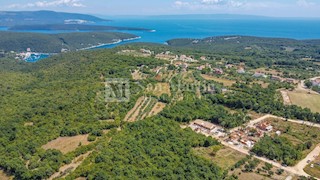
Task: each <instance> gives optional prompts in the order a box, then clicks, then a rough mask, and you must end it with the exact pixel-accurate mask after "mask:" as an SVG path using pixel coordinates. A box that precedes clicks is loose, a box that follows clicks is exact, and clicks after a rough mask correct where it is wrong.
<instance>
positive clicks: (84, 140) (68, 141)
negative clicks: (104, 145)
mask: <svg viewBox="0 0 320 180" xmlns="http://www.w3.org/2000/svg"><path fill="white" fill-rule="evenodd" d="M88 136H89V135H88V134H87V135H78V136H73V137H59V138H58V139H55V140H53V141H50V142H48V143H47V144H46V145H44V146H42V148H43V149H45V150H47V149H57V150H59V151H61V152H62V153H63V154H66V153H68V152H72V151H74V150H76V149H77V148H78V147H79V144H80V143H81V145H88V144H90V142H89V141H88Z"/></svg>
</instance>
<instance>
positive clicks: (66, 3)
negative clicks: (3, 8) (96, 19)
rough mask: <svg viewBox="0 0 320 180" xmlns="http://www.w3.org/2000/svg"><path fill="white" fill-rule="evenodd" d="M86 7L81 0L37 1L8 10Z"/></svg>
mask: <svg viewBox="0 0 320 180" xmlns="http://www.w3.org/2000/svg"><path fill="white" fill-rule="evenodd" d="M48 7H85V5H84V4H82V3H81V1H80V0H55V1H37V2H34V3H28V4H11V5H9V6H8V8H48Z"/></svg>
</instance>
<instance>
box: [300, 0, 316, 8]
mask: <svg viewBox="0 0 320 180" xmlns="http://www.w3.org/2000/svg"><path fill="white" fill-rule="evenodd" d="M297 5H298V6H300V7H311V6H314V5H315V3H313V2H309V1H307V0H298V1H297Z"/></svg>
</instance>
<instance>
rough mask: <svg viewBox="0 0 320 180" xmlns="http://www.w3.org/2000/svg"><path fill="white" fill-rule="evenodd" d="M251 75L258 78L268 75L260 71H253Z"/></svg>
mask: <svg viewBox="0 0 320 180" xmlns="http://www.w3.org/2000/svg"><path fill="white" fill-rule="evenodd" d="M253 77H256V78H259V77H263V78H267V77H268V76H267V75H266V74H264V73H262V72H255V73H254V75H253Z"/></svg>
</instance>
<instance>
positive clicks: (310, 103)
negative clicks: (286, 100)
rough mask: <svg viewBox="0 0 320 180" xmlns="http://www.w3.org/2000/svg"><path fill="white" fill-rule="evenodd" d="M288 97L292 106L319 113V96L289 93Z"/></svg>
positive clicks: (296, 92) (297, 92) (298, 92)
mask: <svg viewBox="0 0 320 180" xmlns="http://www.w3.org/2000/svg"><path fill="white" fill-rule="evenodd" d="M288 96H289V97H290V101H291V103H292V104H294V105H297V106H301V107H303V108H309V109H311V111H313V112H320V95H318V94H308V92H307V91H305V92H302V91H289V92H288Z"/></svg>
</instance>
